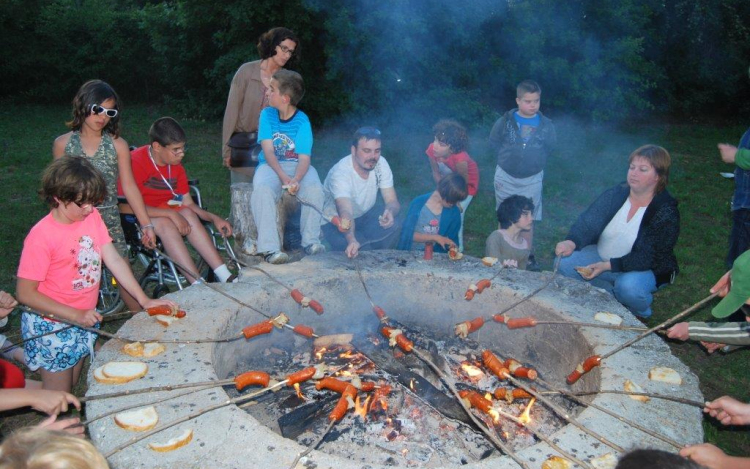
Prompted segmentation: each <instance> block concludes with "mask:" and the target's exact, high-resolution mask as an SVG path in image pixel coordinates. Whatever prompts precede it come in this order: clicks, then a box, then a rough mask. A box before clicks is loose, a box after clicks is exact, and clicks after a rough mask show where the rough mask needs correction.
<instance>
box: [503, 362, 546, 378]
mask: <svg viewBox="0 0 750 469" xmlns="http://www.w3.org/2000/svg"><path fill="white" fill-rule="evenodd" d="M504 365H505V367H506V368H508V369H509V370H510V372H511V373H513V376H515V377H517V378H527V379H530V380H532V381H533V380H535V379H536V378H537V376H538V374H537V372H536V370H534V369H531V368H527V367H525V366H523V365H521V364H520V363H519V362H518V360H514V359H512V358H509V359H507V360H505V363H504Z"/></svg>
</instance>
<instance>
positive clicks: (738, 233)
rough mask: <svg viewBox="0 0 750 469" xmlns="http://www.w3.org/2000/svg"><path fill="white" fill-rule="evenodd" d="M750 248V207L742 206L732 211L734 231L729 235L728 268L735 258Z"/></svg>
mask: <svg viewBox="0 0 750 469" xmlns="http://www.w3.org/2000/svg"><path fill="white" fill-rule="evenodd" d="M748 248H750V209H747V208H740V209H737V210H735V211H733V212H732V232H731V234H730V235H729V253H728V254H727V268H728V269H731V268H732V265H733V264H734V260H735V259H737V258H738V257H739V256H740V254H742V253H744V252H745V251H747V250H748Z"/></svg>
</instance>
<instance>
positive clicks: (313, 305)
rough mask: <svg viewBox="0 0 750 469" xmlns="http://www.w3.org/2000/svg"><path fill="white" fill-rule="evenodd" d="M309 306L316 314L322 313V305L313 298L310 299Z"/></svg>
mask: <svg viewBox="0 0 750 469" xmlns="http://www.w3.org/2000/svg"><path fill="white" fill-rule="evenodd" d="M310 308H312V310H313V311H315V312H316V313H318V314H323V305H322V304H320V303H318V302H317V301H315V300H310Z"/></svg>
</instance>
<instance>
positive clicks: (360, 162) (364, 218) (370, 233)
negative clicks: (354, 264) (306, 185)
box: [321, 127, 401, 258]
mask: <svg viewBox="0 0 750 469" xmlns="http://www.w3.org/2000/svg"><path fill="white" fill-rule="evenodd" d="M351 150H352V152H351V154H350V155H347V156H345V157H344V158H342V159H341V161H339V162H338V163H336V164H335V165H334V166H333V168H331V170H330V171H329V172H328V176H327V177H326V180H325V183H324V184H323V191H324V193H325V204H324V206H323V212H324V213H325V214H326V218H331V217H334V216H336V217H338V218H339V219H340V220H343V221H344V223H343V227H346V228H348V229H346V230H343V227H342V228H339V227H337V226H335V225H334V224H332V223H329V222H324V224H323V226H322V227H321V228H322V231H323V235H324V236H325V238H326V240H327V241H328V242H329V243H330V244H331V248H332V249H333V250H334V251H345V252H346V255H347V256H348V257H350V258H351V257H357V254H359V250H360V249H363V250H366V249H387V248H389V247H392V246H393V244H394V242H395V241H396V238H395V235H396V232H397V231H398V226H397V224H396V216H397V215H398V212H399V211H400V210H401V205H400V204H399V202H398V197H397V196H396V190H395V189H394V188H393V173H392V172H391V167H390V166H389V165H388V162H387V161H386V160H385V158H383V157H381V155H380V150H381V139H380V131H379V130H378V129H376V128H374V127H362V128H360V129H358V130H357V131H356V132H355V133H354V138H353V139H352V148H351ZM378 190H380V194H381V195H382V196H383V202H384V203H385V209H384V210H383V212H382V214H380V213H378V211H377V209H376V208H375V203H376V202H377V196H378ZM347 222H351V227H347V226H346V225H347Z"/></svg>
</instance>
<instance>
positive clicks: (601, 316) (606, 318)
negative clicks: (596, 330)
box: [594, 311, 622, 326]
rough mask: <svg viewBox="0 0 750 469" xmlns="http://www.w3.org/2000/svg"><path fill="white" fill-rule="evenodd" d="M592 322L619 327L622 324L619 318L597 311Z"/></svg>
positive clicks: (612, 314)
mask: <svg viewBox="0 0 750 469" xmlns="http://www.w3.org/2000/svg"><path fill="white" fill-rule="evenodd" d="M594 320H595V321H599V322H603V323H605V324H612V325H613V326H619V325H620V324H622V318H621V317H620V316H618V315H616V314H614V313H608V312H606V311H599V312H598V313H596V314H595V315H594Z"/></svg>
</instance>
